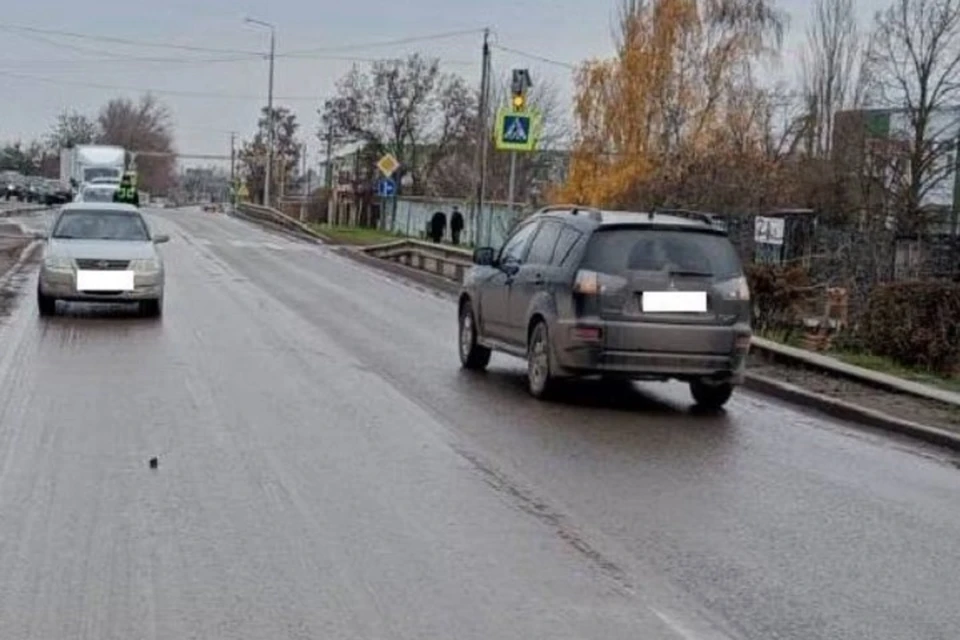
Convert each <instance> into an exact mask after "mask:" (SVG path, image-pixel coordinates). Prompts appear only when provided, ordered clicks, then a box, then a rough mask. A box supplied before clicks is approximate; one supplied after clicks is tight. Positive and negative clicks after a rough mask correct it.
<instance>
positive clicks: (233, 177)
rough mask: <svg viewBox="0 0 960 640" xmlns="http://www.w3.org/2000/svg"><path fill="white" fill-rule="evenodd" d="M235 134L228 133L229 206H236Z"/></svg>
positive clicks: (232, 132)
mask: <svg viewBox="0 0 960 640" xmlns="http://www.w3.org/2000/svg"><path fill="white" fill-rule="evenodd" d="M236 141H237V134H236V132H234V131H231V132H230V204H232V205H233V206H237V150H236Z"/></svg>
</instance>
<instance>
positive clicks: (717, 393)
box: [690, 380, 733, 409]
mask: <svg viewBox="0 0 960 640" xmlns="http://www.w3.org/2000/svg"><path fill="white" fill-rule="evenodd" d="M690 395H692V396H693V399H694V400H695V401H696V403H697V404H698V405H699V406H701V407H703V408H705V409H719V408H721V407H722V406H723V405H725V404H727V400H729V399H730V396H732V395H733V385H732V384H730V383H729V382H707V381H704V380H694V381H692V382H691V383H690Z"/></svg>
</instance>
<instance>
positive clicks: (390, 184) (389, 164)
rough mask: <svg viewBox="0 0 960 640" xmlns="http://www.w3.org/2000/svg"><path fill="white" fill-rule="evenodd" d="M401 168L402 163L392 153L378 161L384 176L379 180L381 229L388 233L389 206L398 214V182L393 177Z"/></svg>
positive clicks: (378, 193)
mask: <svg viewBox="0 0 960 640" xmlns="http://www.w3.org/2000/svg"><path fill="white" fill-rule="evenodd" d="M399 168H400V161H399V160H397V158H396V156H394V155H393V154H392V153H387V154H385V155H384V156H383V157H381V158H380V159H379V160H377V169H378V170H379V171H380V175H381V176H382V177H381V178H380V179H379V180H377V196H379V197H380V219H381V222H380V227H381V229H383V230H384V231H387V230H388V229H387V228H386V225H387V205H388V204H389V205H390V207H392V210H391V214H394V215H395V214H396V206H397V198H396V196H397V181H396V180H394V178H393V176H394V175H395V174H396V173H397V170H398V169H399ZM407 227H408V229H407V231H408V232H409V227H410V221H409V220H407Z"/></svg>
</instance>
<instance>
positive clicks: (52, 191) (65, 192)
mask: <svg viewBox="0 0 960 640" xmlns="http://www.w3.org/2000/svg"><path fill="white" fill-rule="evenodd" d="M43 198H44V199H43V203H44V204H45V205H47V206H48V207H51V206H54V205H58V204H66V203H68V202H71V201H72V200H73V191H72V190H71V189H70V186H69V185H66V184H64V183H62V182H60V181H59V180H50V181H48V182H47V187H46V190H45V193H44V196H43Z"/></svg>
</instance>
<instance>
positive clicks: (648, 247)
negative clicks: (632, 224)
mask: <svg viewBox="0 0 960 640" xmlns="http://www.w3.org/2000/svg"><path fill="white" fill-rule="evenodd" d="M581 266H582V268H584V269H590V270H591V271H598V272H600V273H609V274H611V275H620V274H623V273H625V272H628V271H669V272H671V273H677V274H689V275H703V276H712V277H713V278H714V279H715V280H728V279H731V278H736V277H738V276H740V275H742V273H743V269H742V267H741V264H740V257H739V256H738V255H737V252H736V250H735V249H734V248H733V244H731V243H730V240H729V239H728V238H727V237H726V236H721V235H715V234H711V233H699V232H697V231H680V230H670V229H650V228H632V229H608V230H604V229H600V230H599V231H597V232H596V233H594V234H593V236H591V238H590V242H589V244H588V245H587V251H586V255H585V256H584V258H583V263H582V265H581Z"/></svg>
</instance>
